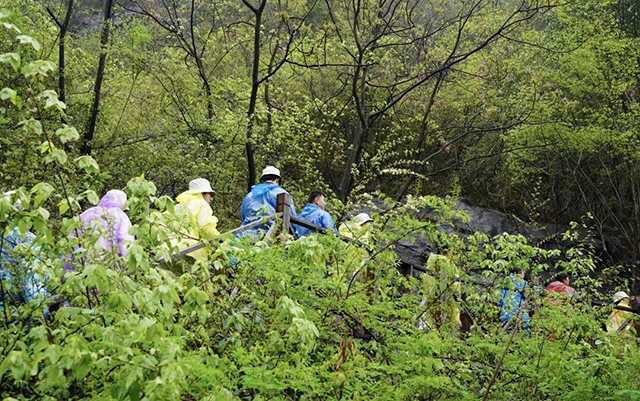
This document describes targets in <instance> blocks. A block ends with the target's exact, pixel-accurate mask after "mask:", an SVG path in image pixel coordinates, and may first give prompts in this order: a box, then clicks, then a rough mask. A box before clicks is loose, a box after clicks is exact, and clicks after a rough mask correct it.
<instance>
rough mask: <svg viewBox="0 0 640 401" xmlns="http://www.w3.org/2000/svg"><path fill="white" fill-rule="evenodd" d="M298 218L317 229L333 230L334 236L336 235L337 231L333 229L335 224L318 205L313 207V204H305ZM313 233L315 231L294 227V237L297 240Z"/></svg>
mask: <svg viewBox="0 0 640 401" xmlns="http://www.w3.org/2000/svg"><path fill="white" fill-rule="evenodd" d="M298 217H299V218H301V219H302V220H304V221H307V222H309V223H311V224H314V225H316V226H318V227H322V228H326V229H328V230H331V229H333V231H334V232H335V233H336V234H337V233H338V230H337V229H336V227H335V223H334V222H333V218H331V215H330V214H329V213H327V212H326V211H324V210H323V209H322V208H321V207H320V206H318V205H314V204H313V203H307V204H306V205H305V206H304V208H303V209H302V211H301V212H300V215H299V216H298ZM314 232H315V231H313V230H309V229H308V228H304V227H300V226H296V235H297V236H298V238H300V237H304V236H305V235H309V234H312V233H314Z"/></svg>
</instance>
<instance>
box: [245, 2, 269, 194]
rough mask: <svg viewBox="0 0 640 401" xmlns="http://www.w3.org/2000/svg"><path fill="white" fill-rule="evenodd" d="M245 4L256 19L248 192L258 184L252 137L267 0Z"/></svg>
mask: <svg viewBox="0 0 640 401" xmlns="http://www.w3.org/2000/svg"><path fill="white" fill-rule="evenodd" d="M242 1H243V3H244V4H245V5H246V6H247V7H249V8H250V9H251V11H253V14H254V15H255V17H256V21H255V24H254V35H253V71H252V74H251V97H250V98H249V110H247V118H248V120H249V121H248V123H247V140H246V143H245V149H246V152H247V167H248V169H249V179H248V180H247V191H251V187H252V186H253V185H255V183H256V162H255V159H254V154H253V153H254V152H253V144H252V143H251V137H252V135H253V125H254V124H255V121H256V118H255V111H256V102H257V99H258V89H259V87H260V79H259V76H258V73H259V68H260V25H261V24H262V12H263V11H264V7H265V6H266V4H267V0H262V1H261V2H260V6H259V7H258V8H255V7H253V6H252V5H251V4H250V3H248V2H247V1H246V0H242Z"/></svg>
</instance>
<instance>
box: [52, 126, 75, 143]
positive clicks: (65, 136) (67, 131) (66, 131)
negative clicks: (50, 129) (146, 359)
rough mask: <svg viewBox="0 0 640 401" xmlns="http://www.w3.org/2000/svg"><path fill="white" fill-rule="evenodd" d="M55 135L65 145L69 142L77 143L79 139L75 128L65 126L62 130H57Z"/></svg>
mask: <svg viewBox="0 0 640 401" xmlns="http://www.w3.org/2000/svg"><path fill="white" fill-rule="evenodd" d="M56 135H57V136H58V137H59V138H60V142H62V143H67V142H69V141H77V140H78V139H80V134H78V130H77V129H75V127H72V126H69V125H65V126H63V127H62V128H58V130H57V131H56Z"/></svg>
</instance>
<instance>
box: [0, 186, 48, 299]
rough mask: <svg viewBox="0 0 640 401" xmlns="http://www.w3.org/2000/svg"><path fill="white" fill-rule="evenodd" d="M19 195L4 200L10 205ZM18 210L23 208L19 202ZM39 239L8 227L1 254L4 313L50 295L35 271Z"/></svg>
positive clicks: (1, 293)
mask: <svg viewBox="0 0 640 401" xmlns="http://www.w3.org/2000/svg"><path fill="white" fill-rule="evenodd" d="M13 194H15V191H10V192H7V193H5V194H3V195H2V196H1V197H0V201H3V202H7V203H8V202H9V201H10V199H11V196H12V195H13ZM13 208H14V209H18V208H20V204H19V202H17V203H16V204H15V205H14V206H13ZM35 238H36V236H35V235H34V234H33V233H31V232H30V231H27V232H25V233H24V234H20V232H19V230H18V228H17V227H15V226H8V227H7V228H6V229H5V230H4V231H3V232H2V238H0V242H2V248H1V250H0V310H1V309H2V308H3V307H4V305H5V304H10V305H13V306H14V307H17V306H19V305H21V304H25V303H27V302H30V301H32V300H34V299H36V298H44V297H45V296H46V295H47V291H46V287H45V280H44V279H43V278H42V277H40V276H38V274H37V273H35V272H34V271H33V268H34V267H35V265H36V264H37V263H38V258H37V254H38V253H39V248H38V247H37V246H35V245H34V244H33V240H34V239H35Z"/></svg>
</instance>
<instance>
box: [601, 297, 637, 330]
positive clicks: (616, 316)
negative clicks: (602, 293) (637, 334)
mask: <svg viewBox="0 0 640 401" xmlns="http://www.w3.org/2000/svg"><path fill="white" fill-rule="evenodd" d="M618 305H620V306H625V307H627V308H628V307H629V302H628V299H623V300H622V301H620V302H619V303H618ZM632 316H633V312H627V311H623V310H618V309H614V310H613V311H612V312H611V315H610V316H609V320H607V333H617V332H618V329H619V328H620V326H622V325H623V324H624V322H626V321H627V319H629V318H630V317H632ZM632 326H633V324H631V323H628V324H627V325H626V327H625V328H624V329H622V331H621V333H622V334H624V335H627V336H629V335H631V327H632Z"/></svg>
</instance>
